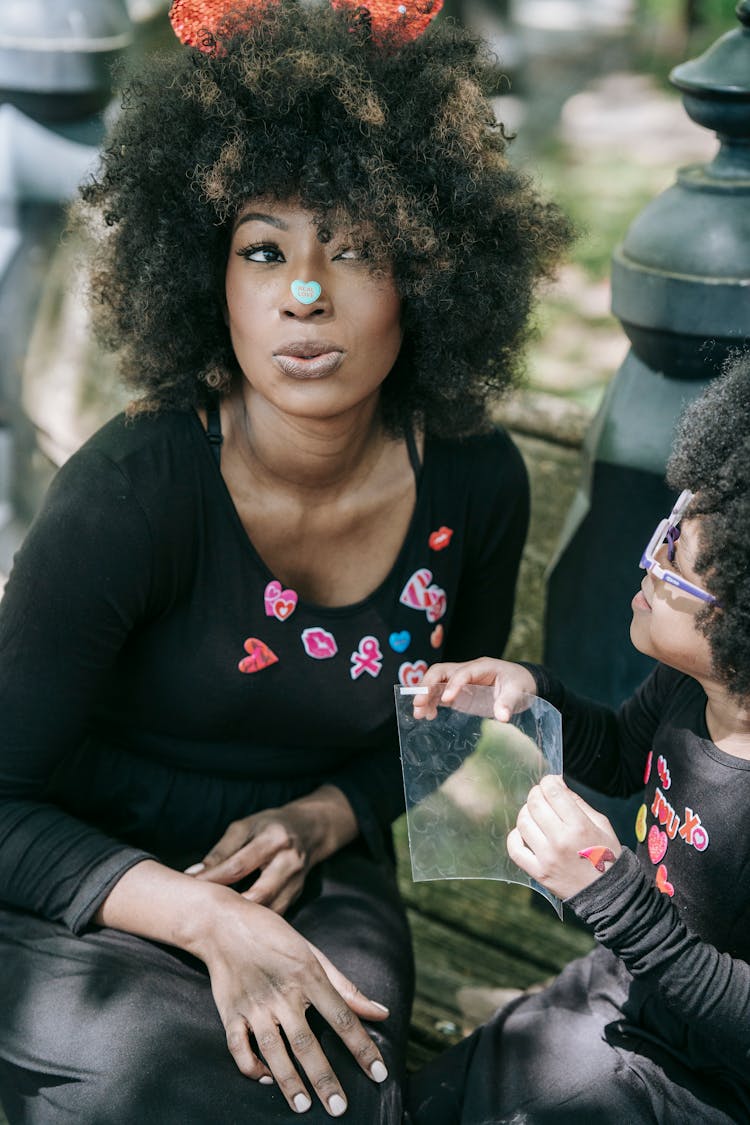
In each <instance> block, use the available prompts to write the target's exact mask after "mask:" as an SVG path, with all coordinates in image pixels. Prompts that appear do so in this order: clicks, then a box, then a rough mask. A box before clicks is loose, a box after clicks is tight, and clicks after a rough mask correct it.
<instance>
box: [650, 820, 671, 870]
mask: <svg viewBox="0 0 750 1125" xmlns="http://www.w3.org/2000/svg"><path fill="white" fill-rule="evenodd" d="M668 844H669V837H668V836H667V834H666V832H662V831H661V829H659V828H657V826H656V825H655V824H652V825H651V828H650V829H649V833H648V854H649V858H650V859H651V862H652V863H659V862H660V861H661V860H662V859H664V856H665V855H666V854H667V845H668Z"/></svg>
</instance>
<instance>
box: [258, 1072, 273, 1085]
mask: <svg viewBox="0 0 750 1125" xmlns="http://www.w3.org/2000/svg"><path fill="white" fill-rule="evenodd" d="M258 1081H259V1082H260V1084H261V1086H273V1078H272V1077H271V1075H270V1074H263V1075H261V1077H260V1078H259V1079H258Z"/></svg>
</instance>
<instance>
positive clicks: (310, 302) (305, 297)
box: [281, 278, 332, 320]
mask: <svg viewBox="0 0 750 1125" xmlns="http://www.w3.org/2000/svg"><path fill="white" fill-rule="evenodd" d="M331 307H332V303H331V297H330V294H329V293H327V292H326V290H325V288H324V286H323V284H322V283H321V282H319V281H315V280H314V279H310V280H309V281H308V280H303V279H302V278H296V279H295V280H293V281H292V282H291V283H290V285H289V288H288V290H287V291H286V292H285V293H284V294H283V299H282V302H281V312H282V315H283V316H286V317H294V318H295V319H296V320H308V319H309V318H311V317H316V318H320V317H322V316H325V315H326V314H328V313H330V311H331Z"/></svg>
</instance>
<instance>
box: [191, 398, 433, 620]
mask: <svg viewBox="0 0 750 1125" xmlns="http://www.w3.org/2000/svg"><path fill="white" fill-rule="evenodd" d="M191 415H192V418H193V422H194V425H195V426H196V427H197V431H198V436H199V437H200V439H201V445H202V446H203V454H202V455H203V457H204V458H205V457H208V459H209V462H210V470H211V478H210V479H212V480H214V481H215V482H216V485H217V488H218V491H219V494H220V497H221V503H222V504H223V505H224V507H225V508H228V514H229V517H230V519H231V521H232V524H233V526H234V530H235V532H236V533H237V534H238V535H239V537H240V540H241V542H242V545H243V549H244V550H246V551H247V552H248V554H249V555H250V559H251V561H252V562H253V563H254V565H255V567H256V569H257V570H258V571H260V573H261V574H262V575H263V577H264V578H265V580H266V583H268V582H274V581H275V582H281V584H282V586H283V585H285V583H284V580H283V578H281V576H280V575H278V574H274V572H273V571H272V570H271V569H270V567H269V566H268V564H267V563H266V561H265V560H264V558H263V556H262V555H261V554H260V552H259V551H258V549H257V548H256V546H255V544H254V543H253V541H252V539H251V538H250V536H249V535H248V533H247V531H246V530H245V527H244V524H243V523H242V520H241V519H240V515H239V512H238V511H237V508H236V506H235V503H234V500H233V499H232V495H231V493H230V491H229V489H228V487H227V483H226V481H225V480H224V477H223V475H222V472H221V467H220V465H219V464H218V462H217V460H216V458H215V457H214V454H213V452H212V450H211V445H210V442H209V441H208V438H207V434H206V430H205V428H204V426H203V423H202V421H201V419H200V416H199V414H198V411H197V410H196V409H195V408H192V409H191ZM428 450H429V440H428V439H427V438H425V442H424V449H423V453H422V463H421V465H420V469H419V472H415V473H414V478H415V486H416V495H415V498H414V508H413V510H412V513H411V518H410V519H409V525H408V527H407V529H406V533H405V535H404V539H403V542H402V543H401V546H400V547H399V550H398V553H397V554H396V558H395V559H394V562H393V565H392V566H391V568H390V570H389V571H388V573H387V574H386V576H385V578H384V579H383V580H382V582H380V583H379V584H378V585H377V587H376V588H375V589H374V590H373V591H372V592H371V593H369V594H367V595H366V596H365V597H364V598H361V599H360V600H359V601H356V602H348V603H347V604H346V605H340V606H339V605H320V604H319V603H318V602H313V601H310V600H309V599H307V598H304V597H303V596H302V595H301V594H297V599H298V605H299V607H301V608H302V607H304V609H306V610H308V611H309V612H311V613H314V614H316V615H318V616H320V615H325V616H327V617H345V616H350V615H352V614H354V613H356V612H359V611H361V610H363V609H366V608H367V607H368V606H370V605H372V604H373V603H375V602H377V601H378V600H379V599H380V598H381V597H382V596H383V595H384V594H385V593H386V592H387V590H388V588H389V587H390V586H391V585H392V584H393V583H394V581H395V580H396V578H397V577H398V572H399V570H400V569H401V568H402V566H403V562H404V559H405V558H406V555H407V553H408V550H409V545H410V542H411V539H412V536H413V533H414V530H415V527H416V525H417V519H418V516H419V514H420V509H421V506H422V503H423V498H424V478H425V472H426V470H427V466H428V459H429V452H428ZM290 588H291V589H293V587H290ZM295 593H297V591H296V590H295Z"/></svg>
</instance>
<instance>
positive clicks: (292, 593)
mask: <svg viewBox="0 0 750 1125" xmlns="http://www.w3.org/2000/svg"><path fill="white" fill-rule="evenodd" d="M263 601H264V603H265V607H266V617H276V618H278V620H279V621H286V619H287V617H291V616H292V614H293V613H294V611H295V609H296V608H297V601H298V598H297V592H296V590H282V588H281V583H280V582H277V581H276V579H275V578H274V579H273V580H272V581H271V582H269V583H268V585H267V586H266V588H265V591H264V593H263Z"/></svg>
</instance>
